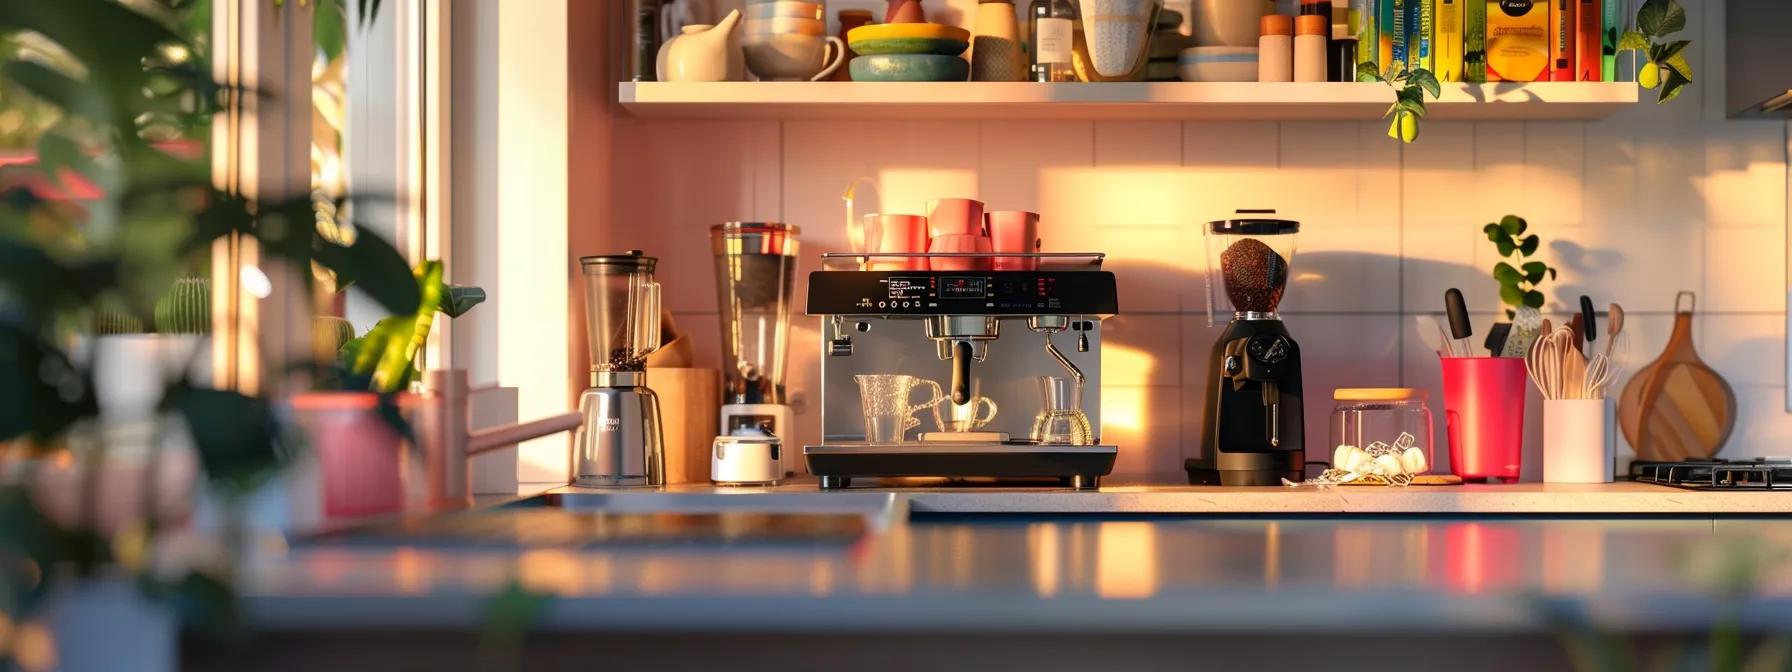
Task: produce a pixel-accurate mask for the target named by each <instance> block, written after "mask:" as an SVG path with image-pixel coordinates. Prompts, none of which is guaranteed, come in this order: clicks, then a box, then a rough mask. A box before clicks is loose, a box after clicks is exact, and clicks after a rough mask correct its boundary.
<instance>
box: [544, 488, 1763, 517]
mask: <svg viewBox="0 0 1792 672" xmlns="http://www.w3.org/2000/svg"><path fill="white" fill-rule="evenodd" d="M565 490H567V491H571V492H582V491H588V492H602V491H601V490H587V489H581V488H576V487H569V488H566V489H565ZM667 491H668V492H675V493H738V494H743V495H750V494H753V493H764V492H775V493H801V492H808V493H815V494H816V495H817V496H823V497H825V496H827V495H829V494H832V493H824V492H820V491H819V490H818V489H817V487H816V485H815V482H814V481H813V480H805V481H799V482H796V483H793V484H789V485H780V486H777V487H772V488H744V487H717V486H713V485H675V486H670V487H668V488H667ZM844 492H849V493H860V492H892V493H898V494H901V495H903V496H904V497H906V498H907V499H908V501H909V510H910V511H912V512H915V513H921V514H1239V515H1298V516H1307V515H1323V514H1361V515H1374V514H1385V515H1408V514H1410V515H1465V514H1480V515H1515V516H1524V515H1539V516H1543V515H1549V516H1556V515H1624V516H1670V515H1710V516H1718V515H1770V514H1785V513H1792V492H1766V491H1732V492H1697V491H1691V490H1684V489H1680V488H1670V487H1667V486H1661V485H1654V484H1650V483H1631V482H1619V483H1600V484H1590V485H1580V484H1564V483H1521V484H1514V485H1457V486H1415V487H1406V488H1390V487H1378V486H1339V487H1331V488H1288V487H1274V488H1226V487H1217V486H1189V485H1160V484H1144V483H1138V482H1134V483H1130V484H1129V483H1127V482H1125V481H1115V482H1113V485H1104V486H1103V487H1102V488H1101V489H1100V490H1099V491H1095V492H1077V491H1073V490H1070V489H1067V488H1009V487H921V488H900V489H889V488H850V489H848V490H845V491H844Z"/></svg>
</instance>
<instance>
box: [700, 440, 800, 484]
mask: <svg viewBox="0 0 1792 672" xmlns="http://www.w3.org/2000/svg"><path fill="white" fill-rule="evenodd" d="M783 453H784V441H783V440H782V439H779V438H778V437H776V436H772V435H767V434H758V435H742V436H718V437H716V441H715V444H714V446H713V447H712V448H711V449H710V454H709V480H710V482H711V483H715V484H716V485H777V484H778V479H779V478H782V477H783V475H784V469H783V467H782V466H780V465H779V462H780V460H781V458H782V457H783Z"/></svg>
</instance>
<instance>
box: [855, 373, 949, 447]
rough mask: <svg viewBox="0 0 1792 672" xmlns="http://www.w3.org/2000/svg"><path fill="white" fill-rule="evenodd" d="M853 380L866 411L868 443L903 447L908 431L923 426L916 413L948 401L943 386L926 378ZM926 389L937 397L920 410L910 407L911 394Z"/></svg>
mask: <svg viewBox="0 0 1792 672" xmlns="http://www.w3.org/2000/svg"><path fill="white" fill-rule="evenodd" d="M853 379H854V380H857V381H858V382H859V400H860V403H861V404H862V405H863V408H864V411H865V442H866V443H873V444H880V443H902V439H903V436H904V435H906V434H907V433H908V430H911V429H914V428H915V427H917V426H919V425H920V424H921V419H920V418H917V417H915V413H917V412H919V411H921V410H924V409H928V408H933V407H935V406H938V405H939V404H940V402H943V401H945V400H946V394H945V391H944V390H942V389H941V388H940V384H939V383H936V382H933V381H931V380H926V379H923V378H916V377H914V376H906V375H902V374H897V373H886V374H876V375H862V376H853ZM922 385H925V386H927V387H928V388H929V389H931V390H932V391H933V397H932V398H931V399H928V400H927V401H925V402H923V403H921V404H920V405H918V406H911V405H909V403H908V400H909V395H910V393H912V392H913V391H914V389H915V388H916V387H918V386H922Z"/></svg>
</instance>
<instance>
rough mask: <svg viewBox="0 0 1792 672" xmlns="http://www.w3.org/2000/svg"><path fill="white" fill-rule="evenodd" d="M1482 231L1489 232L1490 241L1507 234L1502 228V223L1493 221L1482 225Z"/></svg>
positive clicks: (1488, 240) (1488, 239) (1488, 238)
mask: <svg viewBox="0 0 1792 672" xmlns="http://www.w3.org/2000/svg"><path fill="white" fill-rule="evenodd" d="M1481 233H1485V234H1487V242H1490V243H1491V242H1493V241H1496V240H1499V239H1501V238H1504V237H1505V236H1506V232H1505V231H1502V230H1500V225H1498V224H1495V223H1493V222H1488V223H1487V226H1483V227H1481Z"/></svg>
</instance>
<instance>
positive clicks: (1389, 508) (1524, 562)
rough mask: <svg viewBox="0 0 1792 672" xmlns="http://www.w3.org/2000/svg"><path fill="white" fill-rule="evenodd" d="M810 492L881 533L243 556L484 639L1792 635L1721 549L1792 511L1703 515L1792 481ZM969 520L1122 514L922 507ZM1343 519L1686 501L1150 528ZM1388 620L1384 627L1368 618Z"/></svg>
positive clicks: (296, 592) (272, 584)
mask: <svg viewBox="0 0 1792 672" xmlns="http://www.w3.org/2000/svg"><path fill="white" fill-rule="evenodd" d="M810 487H812V486H807V485H802V484H797V485H789V486H783V487H779V488H770V489H757V490H755V491H753V492H756V493H757V494H759V495H768V494H769V495H773V496H770V497H765V498H764V499H762V500H758V501H759V502H762V503H763V506H764V507H766V508H771V509H781V510H809V509H811V507H813V510H815V511H829V510H834V511H840V510H851V511H863V512H865V515H867V516H868V518H870V519H872V520H873V521H874V525H873V526H872V528H871V532H869V533H868V534H867V535H866V537H865V538H863V539H862V540H861V541H860V542H859V543H855V544H852V545H850V546H835V547H826V546H821V547H818V546H815V545H803V544H797V545H792V546H789V547H779V546H775V545H774V546H772V547H754V548H751V549H743V548H723V547H715V546H708V547H702V546H700V547H679V548H641V547H635V548H629V549H622V548H564V547H534V548H530V547H499V548H493V547H482V548H471V547H465V548H454V547H442V546H439V545H428V544H418V545H407V544H405V543H402V542H395V543H394V544H393V545H390V546H384V547H378V546H376V547H368V546H365V545H361V546H337V545H331V544H327V543H316V542H308V541H293V542H292V543H290V544H287V543H268V544H262V545H259V546H258V547H259V548H261V549H263V550H262V551H261V552H260V554H259V555H258V556H257V557H255V558H253V559H252V560H251V561H250V562H248V563H247V564H246V567H247V568H248V571H247V572H246V574H245V582H244V585H243V588H244V596H245V607H246V609H247V610H248V613H249V615H250V617H251V619H252V620H253V621H254V622H255V623H256V624H257V625H258V627H262V628H267V629H272V630H294V629H297V630H305V629H320V628H321V629H330V630H344V629H348V630H382V629H387V630H417V629H446V630H457V629H458V630H466V629H476V628H478V627H479V626H480V624H481V623H483V618H484V616H483V615H484V613H485V611H486V609H487V608H488V606H489V601H490V599H491V596H493V595H495V594H497V593H499V592H500V591H501V590H503V589H504V588H505V586H507V585H510V584H511V582H512V581H515V582H517V583H519V584H520V585H522V586H523V587H524V588H526V589H528V590H530V591H534V592H539V593H545V594H548V595H552V596H553V599H551V600H549V601H548V602H547V603H546V605H545V606H544V607H543V611H542V612H541V614H540V620H539V621H538V625H539V626H540V627H541V628H542V629H544V630H550V631H562V632H585V631H609V632H621V631H681V632H684V631H706V632H730V631H733V632H742V631H754V630H762V629H764V628H766V627H775V628H777V629H779V630H780V631H787V632H891V631H914V630H916V629H922V630H937V629H941V628H948V629H952V630H953V631H957V632H1078V633H1085V634H1086V633H1116V634H1118V633H1136V632H1359V631H1365V630H1377V631H1382V632H1388V631H1392V630H1390V629H1400V630H1401V631H1408V632H1456V633H1470V632H1472V633H1496V632H1519V631H1525V632H1539V631H1546V630H1547V629H1548V628H1549V627H1550V626H1549V623H1550V620H1549V618H1548V614H1549V613H1551V612H1552V611H1555V610H1567V611H1569V612H1573V613H1580V614H1584V615H1585V616H1586V617H1587V618H1588V619H1590V620H1592V621H1594V622H1596V623H1598V624H1600V625H1602V626H1604V627H1611V628H1620V629H1632V630H1700V629H1703V628H1706V627H1708V626H1709V625H1710V623H1712V622H1713V621H1714V620H1715V619H1717V618H1718V617H1719V616H1720V615H1721V614H1722V613H1723V612H1722V611H1721V610H1722V609H1723V608H1726V606H1729V607H1734V608H1735V609H1737V610H1738V611H1737V613H1739V614H1740V615H1741V618H1742V622H1743V623H1744V625H1745V626H1747V627H1751V628H1770V629H1777V630H1781V631H1784V630H1787V629H1792V565H1786V564H1784V563H1779V562H1774V563H1763V564H1761V565H1760V567H1759V568H1758V570H1757V571H1755V572H1753V576H1754V578H1753V579H1752V585H1753V586H1754V587H1753V588H1752V589H1751V590H1750V591H1749V592H1748V595H1749V596H1748V597H1747V598H1746V599H1743V600H1741V601H1739V602H1736V603H1733V604H1729V605H1725V604H1720V603H1719V602H1717V601H1714V600H1713V599H1711V598H1710V597H1709V596H1710V595H1711V594H1712V593H1713V590H1714V589H1713V588H1712V586H1714V585H1716V584H1715V582H1716V579H1715V578H1714V576H1715V571H1716V570H1714V569H1713V568H1714V567H1719V566H1722V565H1723V562H1721V561H1720V559H1721V558H1733V557H1738V556H1740V555H1749V556H1750V557H1753V556H1754V555H1764V553H1763V549H1771V550H1774V551H1775V552H1782V553H1784V552H1792V518H1785V519H1778V518H1766V517H1756V518H1751V519H1734V520H1725V519H1722V517H1721V516H1705V515H1704V514H1715V513H1766V512H1770V511H1773V512H1779V511H1784V510H1785V507H1784V506H1778V507H1777V508H1776V507H1774V506H1771V505H1773V504H1775V503H1776V502H1778V501H1780V499H1779V498H1780V497H1785V496H1787V495H1786V494H1784V493H1780V494H1771V493H1695V492H1684V491H1679V490H1672V489H1667V488H1657V487H1656V486H1646V485H1640V484H1612V485H1604V486H1559V485H1548V486H1544V485H1518V486H1467V487H1460V488H1450V489H1443V488H1439V489H1433V490H1420V489H1416V488H1414V489H1409V490H1406V491H1399V490H1358V489H1340V490H1334V491H1305V490H1292V489H1273V488H1264V489H1224V488H1195V487H1187V486H1181V487H1167V486H1128V485H1116V486H1114V487H1112V488H1107V489H1104V490H1103V491H1101V492H1095V493H1086V492H1085V493H1077V492H1067V491H1045V490H1033V489H977V490H944V489H919V490H912V491H911V490H905V491H900V493H899V494H880V493H879V492H874V491H870V490H853V491H851V492H850V493H848V494H847V496H840V495H837V494H835V493H815V496H813V497H812V498H811V497H809V496H806V495H802V494H801V493H814V491H813V490H811V489H808V488H810ZM559 491H560V492H562V493H573V494H575V495H578V494H599V493H600V491H589V490H584V489H578V488H562V489H559ZM668 491H669V492H668V493H662V495H661V499H662V500H663V501H674V500H679V498H678V497H676V496H677V495H698V497H695V498H685V499H684V500H680V501H686V502H687V503H688V502H691V501H700V502H703V504H701V506H709V507H715V506H718V504H717V502H718V501H724V500H732V499H733V498H732V497H726V498H723V497H716V496H713V495H741V500H742V501H741V502H739V507H740V508H743V509H746V510H752V509H754V508H755V507H759V506H762V504H757V503H753V500H754V499H755V498H754V495H753V494H751V493H749V492H747V489H742V488H714V487H709V486H674V487H672V488H669V489H668ZM601 494H604V495H606V496H605V497H595V498H588V501H589V502H591V504H590V506H595V507H599V508H615V509H627V510H645V509H651V508H652V507H653V506H656V505H657V504H655V503H654V502H655V501H656V500H655V495H653V494H646V495H645V496H642V495H641V494H640V493H632V494H631V493H627V492H616V491H601ZM666 495H670V496H666ZM1277 498H1281V499H1285V500H1286V501H1284V502H1280V503H1278V502H1276V501H1274V500H1276V499H1277ZM1651 498H1653V499H1656V500H1659V501H1658V502H1657V503H1653V504H1652V503H1650V502H1649V500H1650V499H1651ZM1769 499H1771V500H1772V501H1771V502H1770V501H1766V500H1769ZM1004 502H1006V503H1004ZM725 505H726V506H728V507H730V508H733V507H734V506H735V503H734V502H732V501H726V504H725ZM868 507H869V508H868ZM952 511H979V512H996V513H1016V512H1019V513H1026V512H1031V513H1052V512H1071V513H1082V514H1088V513H1110V514H1121V515H1119V516H1116V517H1115V518H1114V519H1105V520H1104V519H1103V518H1101V517H1099V516H1089V515H1080V516H1070V517H1064V518H1057V519H1051V518H1045V517H1040V516H1028V517H1026V518H1024V519H1019V518H1003V517H995V518H990V517H981V518H967V519H953V518H950V517H944V516H936V517H922V518H919V519H914V520H911V519H909V516H908V515H907V514H908V513H909V512H919V513H929V512H932V513H941V512H952ZM1333 511H1346V512H1374V513H1390V512H1392V513H1396V514H1398V513H1401V512H1408V513H1448V514H1475V513H1508V514H1527V513H1613V512H1629V513H1637V514H1658V513H1661V514H1681V515H1677V516H1674V517H1670V518H1666V519H1660V518H1657V519H1644V518H1643V517H1631V518H1628V519H1609V518H1608V519H1587V520H1567V519H1561V518H1559V517H1558V518H1553V519H1547V518H1546V519H1541V520H1524V519H1514V518H1511V517H1498V518H1489V519H1483V520H1460V519H1454V520H1453V519H1441V518H1435V517H1434V518H1430V519H1413V518H1408V519H1374V520H1365V519H1361V518H1356V519H1352V518H1334V519H1327V518H1321V517H1313V516H1298V517H1295V518H1284V519H1279V520H1278V519H1272V518H1268V517H1256V516H1252V517H1247V518H1245V519H1238V518H1237V517H1232V519H1230V520H1225V519H1213V520H1201V519H1181V520H1177V519H1173V518H1158V519H1139V518H1138V517H1136V516H1131V517H1129V514H1136V513H1188V512H1194V513H1205V512H1213V513H1252V514H1305V513H1323V512H1333ZM1684 514H1697V515H1699V516H1704V517H1702V518H1701V517H1692V516H1688V515H1684ZM470 515H480V513H479V512H474V513H472V514H470ZM569 515H576V514H570V513H569ZM1365 613H1374V614H1375V615H1376V616H1375V618H1374V619H1372V622H1371V621H1370V620H1365V619H1363V618H1361V615H1362V614H1365Z"/></svg>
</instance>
